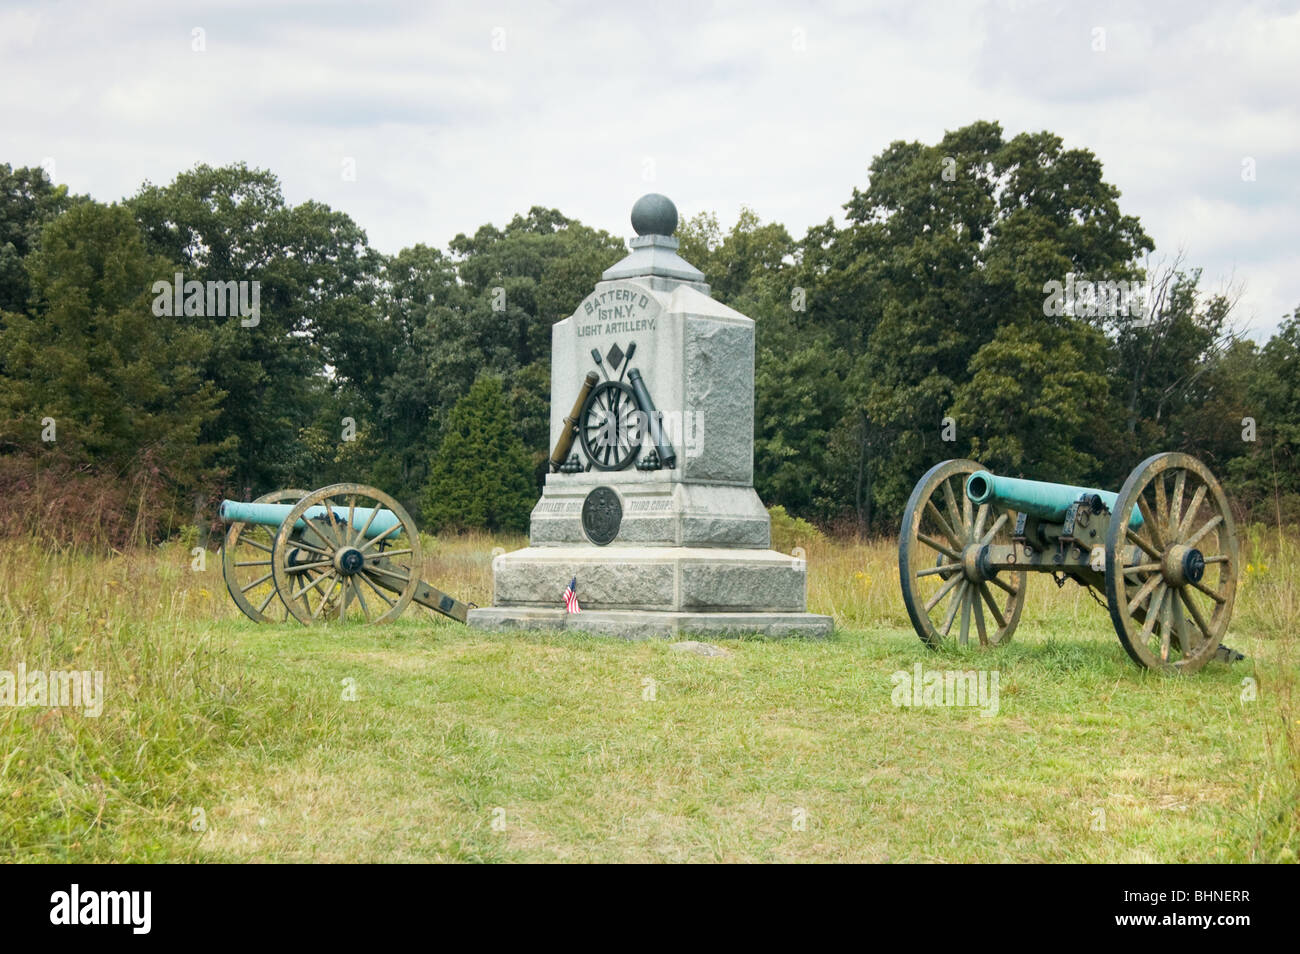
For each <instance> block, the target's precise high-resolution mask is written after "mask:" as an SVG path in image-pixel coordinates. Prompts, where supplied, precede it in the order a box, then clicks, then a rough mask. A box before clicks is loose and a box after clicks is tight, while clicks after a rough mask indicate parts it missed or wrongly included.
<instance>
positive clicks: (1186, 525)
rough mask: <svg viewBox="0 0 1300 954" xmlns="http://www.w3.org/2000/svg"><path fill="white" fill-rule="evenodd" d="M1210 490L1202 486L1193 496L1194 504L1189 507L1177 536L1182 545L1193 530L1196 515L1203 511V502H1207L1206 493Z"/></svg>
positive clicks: (1179, 525)
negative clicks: (1188, 533) (1184, 538)
mask: <svg viewBox="0 0 1300 954" xmlns="http://www.w3.org/2000/svg"><path fill="white" fill-rule="evenodd" d="M1208 489H1209V488H1208V487H1207V486H1206V485H1205V484H1201V485H1200V486H1199V487H1197V488H1196V492H1195V493H1194V494H1192V502H1191V503H1189V504H1188V505H1187V512H1186V513H1184V514H1183V520H1182V522H1181V523H1180V524H1178V533H1177V534H1176V535H1175V536H1176V537H1177V539H1178V541H1179V542H1180V543H1181V542H1182V541H1183V537H1185V536H1187V532H1188V531H1189V530H1191V529H1192V524H1193V523H1194V522H1195V521H1196V515H1197V514H1198V513H1200V511H1201V502H1202V501H1203V500H1205V492H1206V491H1207V490H1208Z"/></svg>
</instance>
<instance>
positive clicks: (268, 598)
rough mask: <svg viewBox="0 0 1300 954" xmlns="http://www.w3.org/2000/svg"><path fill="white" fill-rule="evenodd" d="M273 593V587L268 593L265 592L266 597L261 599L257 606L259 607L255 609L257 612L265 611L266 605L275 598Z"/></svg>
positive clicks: (274, 592)
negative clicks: (260, 603) (259, 604)
mask: <svg viewBox="0 0 1300 954" xmlns="http://www.w3.org/2000/svg"><path fill="white" fill-rule="evenodd" d="M275 594H276V591H275V590H274V589H272V590H271V592H270V593H267V594H266V599H264V600H262V605H261V606H259V607H258V608H257V611H258V612H259V613H265V612H266V608H267V607H268V606H270V605H271V600H273V599H275ZM286 612H287V610H286Z"/></svg>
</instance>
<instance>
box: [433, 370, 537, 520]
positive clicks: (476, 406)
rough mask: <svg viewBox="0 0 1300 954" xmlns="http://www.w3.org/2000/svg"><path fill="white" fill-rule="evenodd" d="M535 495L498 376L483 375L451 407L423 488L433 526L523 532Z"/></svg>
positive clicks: (530, 471)
mask: <svg viewBox="0 0 1300 954" xmlns="http://www.w3.org/2000/svg"><path fill="white" fill-rule="evenodd" d="M535 496H536V494H535V491H534V489H533V477H532V465H531V463H530V461H529V459H528V453H527V451H525V450H524V445H523V442H522V441H521V440H520V439H519V437H518V435H517V434H516V433H515V428H514V422H513V421H512V420H511V418H510V412H509V411H508V410H507V408H506V402H505V394H504V391H503V389H502V386H501V381H500V379H498V378H495V377H492V376H489V375H484V376H482V377H480V378H479V379H478V380H477V381H475V382H474V385H473V386H472V387H471V388H470V389H469V393H468V394H466V395H465V396H464V397H463V398H461V399H460V400H459V401H458V402H457V403H456V406H455V407H453V408H452V410H451V414H450V416H449V417H448V420H447V424H446V427H445V429H444V432H443V439H442V446H441V447H440V448H439V449H438V454H437V456H436V457H435V458H434V460H433V464H432V467H431V468H430V472H429V482H428V484H427V485H426V487H425V498H424V518H425V520H426V521H427V523H428V527H429V529H430V530H432V531H434V532H437V531H439V530H465V529H470V528H482V529H487V530H511V531H522V530H525V529H527V526H528V515H529V513H530V512H531V511H532V507H533V501H534V498H535Z"/></svg>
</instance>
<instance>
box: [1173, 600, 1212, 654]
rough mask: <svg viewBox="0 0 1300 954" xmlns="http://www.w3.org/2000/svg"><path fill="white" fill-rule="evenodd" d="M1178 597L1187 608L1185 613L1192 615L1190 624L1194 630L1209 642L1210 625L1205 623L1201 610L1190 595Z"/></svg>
mask: <svg viewBox="0 0 1300 954" xmlns="http://www.w3.org/2000/svg"><path fill="white" fill-rule="evenodd" d="M1178 595H1179V596H1180V597H1181V598H1182V601H1183V604H1184V605H1185V606H1186V607H1187V611H1188V612H1189V613H1191V614H1192V622H1194V623H1195V624H1196V628H1197V629H1199V630H1200V631H1201V633H1202V635H1204V636H1205V641H1206V642H1209V639H1210V625H1209V623H1207V622H1206V621H1205V617H1204V616H1203V615H1202V614H1201V608H1200V607H1199V606H1197V605H1196V601H1195V600H1194V599H1192V596H1191V594H1190V593H1187V592H1182V593H1179V594H1178Z"/></svg>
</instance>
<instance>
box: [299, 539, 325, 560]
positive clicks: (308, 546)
mask: <svg viewBox="0 0 1300 954" xmlns="http://www.w3.org/2000/svg"><path fill="white" fill-rule="evenodd" d="M289 543H290V545H291V546H294V547H296V548H297V549H299V550H306V551H307V552H308V553H315V554H318V555H320V556H323V557H333V556H334V552H333V551H332V550H322V549H321V548H320V547H318V546H315V545H313V544H310V543H305V542H303V541H302V540H293V539H290V541H289Z"/></svg>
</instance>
